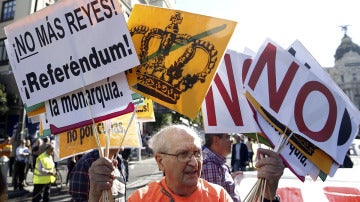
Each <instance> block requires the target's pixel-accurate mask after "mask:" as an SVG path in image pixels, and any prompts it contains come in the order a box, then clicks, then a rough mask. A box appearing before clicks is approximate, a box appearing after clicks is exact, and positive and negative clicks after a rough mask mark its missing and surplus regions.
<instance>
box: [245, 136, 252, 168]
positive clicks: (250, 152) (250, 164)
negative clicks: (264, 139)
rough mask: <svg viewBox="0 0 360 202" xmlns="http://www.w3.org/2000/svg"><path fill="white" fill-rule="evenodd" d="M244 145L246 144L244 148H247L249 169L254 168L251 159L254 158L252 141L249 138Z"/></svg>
mask: <svg viewBox="0 0 360 202" xmlns="http://www.w3.org/2000/svg"><path fill="white" fill-rule="evenodd" d="M245 144H246V146H247V148H248V153H249V167H250V168H253V167H254V162H253V158H254V151H253V139H252V138H251V137H248V138H247V141H246V143H245Z"/></svg>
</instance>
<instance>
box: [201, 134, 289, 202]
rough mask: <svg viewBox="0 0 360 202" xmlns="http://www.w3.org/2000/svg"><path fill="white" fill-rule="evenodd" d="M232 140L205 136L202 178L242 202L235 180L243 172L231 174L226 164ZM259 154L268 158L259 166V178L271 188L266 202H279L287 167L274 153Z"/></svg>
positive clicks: (221, 135)
mask: <svg viewBox="0 0 360 202" xmlns="http://www.w3.org/2000/svg"><path fill="white" fill-rule="evenodd" d="M231 149H232V140H231V137H230V135H229V134H225V133H218V134H205V148H204V150H203V159H204V160H203V167H202V174H201V177H202V178H204V179H205V180H207V181H209V182H212V183H215V184H219V185H221V186H222V187H224V188H225V189H226V190H227V192H228V193H229V194H230V196H231V197H232V199H233V201H234V202H237V201H241V199H240V196H239V194H238V193H237V192H236V189H235V188H236V186H238V185H236V184H235V181H234V178H235V177H236V176H238V175H241V174H242V171H236V172H233V173H231V172H230V167H229V166H228V165H227V163H226V157H227V156H228V155H229V154H230V153H231ZM258 154H264V155H266V156H267V157H266V158H263V159H260V160H259V161H258V162H257V164H256V168H257V169H258V170H257V176H258V178H264V179H267V180H268V182H269V184H268V185H269V186H267V187H266V190H265V191H264V193H265V196H264V197H265V199H264V201H271V200H272V201H274V202H276V201H279V198H278V196H276V190H277V187H278V183H279V180H280V178H281V176H282V174H283V172H284V169H285V166H284V164H283V163H282V161H281V158H280V156H279V155H278V154H276V153H275V152H273V151H270V150H265V149H259V150H258ZM267 199H269V200H267Z"/></svg>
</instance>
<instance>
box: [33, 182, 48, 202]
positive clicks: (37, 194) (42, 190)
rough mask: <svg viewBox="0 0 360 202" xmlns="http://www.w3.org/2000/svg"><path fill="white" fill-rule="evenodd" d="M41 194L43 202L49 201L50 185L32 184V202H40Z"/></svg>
mask: <svg viewBox="0 0 360 202" xmlns="http://www.w3.org/2000/svg"><path fill="white" fill-rule="evenodd" d="M41 194H43V196H42V199H43V200H42V201H43V202H48V201H49V200H50V184H34V191H33V198H32V201H33V202H40V201H41Z"/></svg>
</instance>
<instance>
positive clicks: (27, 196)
mask: <svg viewBox="0 0 360 202" xmlns="http://www.w3.org/2000/svg"><path fill="white" fill-rule="evenodd" d="M60 168H61V169H60V173H61V175H62V178H63V181H65V179H66V174H67V169H66V164H62V165H60ZM129 173H130V174H129V182H128V183H127V184H126V196H127V197H128V196H129V195H130V194H131V193H133V192H134V191H135V190H136V189H138V188H140V187H143V186H145V185H146V184H148V183H149V182H151V181H154V180H159V179H160V178H161V177H162V173H161V172H160V171H159V169H158V167H157V165H156V162H155V159H154V158H153V157H150V158H143V159H142V160H140V161H130V162H129ZM32 177H33V173H32V172H31V171H29V173H28V175H27V182H28V184H29V186H27V187H25V189H26V190H27V191H19V190H15V191H14V189H13V187H12V185H11V179H12V178H11V177H7V182H8V198H9V200H8V201H9V202H20V201H21V202H28V201H31V198H32V191H33V188H34V187H33V183H32ZM64 183H65V182H64ZM68 191H69V187H68V186H66V185H65V184H63V187H62V189H61V190H58V189H57V188H56V187H51V196H50V198H51V199H50V201H70V199H71V197H70V195H69V193H68Z"/></svg>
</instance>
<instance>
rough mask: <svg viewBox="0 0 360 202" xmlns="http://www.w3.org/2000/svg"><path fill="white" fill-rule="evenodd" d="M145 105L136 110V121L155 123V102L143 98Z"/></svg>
mask: <svg viewBox="0 0 360 202" xmlns="http://www.w3.org/2000/svg"><path fill="white" fill-rule="evenodd" d="M141 99H142V100H143V103H141V104H138V105H137V108H136V120H137V121H138V122H155V114H154V107H153V102H152V100H151V99H150V98H146V97H142V98H141Z"/></svg>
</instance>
